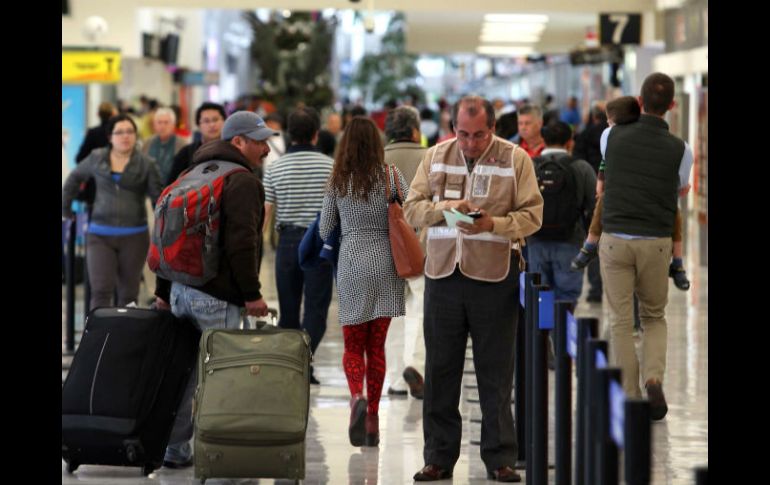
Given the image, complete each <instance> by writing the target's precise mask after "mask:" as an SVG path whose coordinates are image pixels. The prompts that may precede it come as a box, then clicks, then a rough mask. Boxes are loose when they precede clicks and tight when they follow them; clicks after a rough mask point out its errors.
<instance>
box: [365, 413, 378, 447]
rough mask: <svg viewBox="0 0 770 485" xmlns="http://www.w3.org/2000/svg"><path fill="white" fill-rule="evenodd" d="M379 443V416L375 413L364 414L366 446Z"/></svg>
mask: <svg viewBox="0 0 770 485" xmlns="http://www.w3.org/2000/svg"><path fill="white" fill-rule="evenodd" d="M379 444H380V417H379V416H378V415H376V414H374V415H372V414H367V415H366V446H377V445H379Z"/></svg>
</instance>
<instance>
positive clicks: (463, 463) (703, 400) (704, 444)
mask: <svg viewBox="0 0 770 485" xmlns="http://www.w3.org/2000/svg"><path fill="white" fill-rule="evenodd" d="M692 239H695V238H691V240H692ZM696 256H697V254H695V251H693V250H692V248H691V249H690V251H689V256H688V258H687V263H688V264H687V266H686V267H687V270H688V275H689V277H690V279H691V281H692V287H691V289H690V290H689V291H687V292H682V291H680V290H678V289H676V288H675V287H674V285H673V284H671V285H669V305H668V308H667V312H666V313H667V320H668V365H667V370H666V376H665V380H664V391H665V393H666V398H667V400H668V405H669V413H668V415H667V416H666V418H665V419H664V420H663V421H660V422H656V423H653V425H652V432H653V448H652V453H653V456H652V484H654V485H680V484H681V485H685V484H687V485H689V484H692V483H694V479H693V476H694V472H693V470H694V468H695V467H698V466H704V465H707V464H708V300H707V294H708V269H707V268H706V267H698V266H697V262H698V258H697V257H696ZM273 262H274V252H273V251H272V250H270V249H269V247H268V248H267V250H266V252H265V259H264V261H263V265H262V282H263V285H264V293H265V298H266V299H267V300H268V303H269V304H270V306H274V307H277V295H276V290H275V280H274V277H273ZM586 287H587V285H586ZM62 295H64V292H63V291H62ZM78 295H80V293H78ZM584 296H585V291H584ZM79 298H80V297H79ZM144 301H146V298H145V299H144ZM62 306H64V305H62ZM605 312H606V309H604V308H602V305H600V304H589V303H586V302H585V301H581V302H580V304H579V306H578V309H577V316H597V317H599V318H600V319H601V320H602V321H605V320H606V315H605ZM80 313H81V312H80V310H78V314H80ZM63 320H64V308H62V321H63ZM328 321H329V325H328V330H327V332H326V336H325V337H324V340H323V342H322V343H321V346H320V347H319V349H318V352H317V353H316V355H315V369H316V370H315V374H316V377H317V378H318V379H319V380H320V381H321V385H320V386H311V404H310V407H311V412H310V422H309V425H308V433H307V462H306V463H307V465H306V479H305V480H304V481H303V483H306V484H367V485H374V484H377V483H380V484H384V485H390V484H403V483H413V480H412V475H413V474H414V473H415V472H416V471H417V470H418V469H419V468H421V467H422V466H423V460H422V446H423V435H422V401H418V400H415V399H413V398H412V397H389V396H387V395H384V396H383V398H382V402H381V405H380V429H381V441H380V445H379V447H378V448H365V447H364V448H354V447H352V446H351V445H350V443H349V442H348V436H347V423H348V417H349V408H348V400H349V398H350V395H349V393H348V387H347V383H346V381H345V376H344V374H343V373H342V369H341V360H342V332H341V330H340V327H339V325H337V324H336V322H337V303H336V297H335V299H334V300H333V302H332V308H331V309H330V312H329V320H328ZM77 328H78V329H81V328H82V317H78V326H77ZM399 331H402V329H401V328H396V327H393V328H391V333H392V332H399ZM62 333H63V334H64V326H62ZM389 338H390V336H389ZM68 361H69V358H67V357H64V358H63V362H62V363H63V369H62V378H64V376H65V375H66V367H67V365H68ZM466 379H468V380H469V382H472V380H473V376H472V375H466ZM549 385H550V387H551V391H550V398H549V399H550V400H551V401H552V399H553V373H552V372H551V373H549ZM387 386H388V382H386V383H385V389H387ZM573 389H574V386H573ZM463 392H464V393H465V394H464V396H463V399H462V404H461V412H462V415H463V418H464V424H463V444H462V449H461V454H460V459H459V461H458V462H457V465H456V466H455V469H454V478H453V479H452V480H446V481H443V482H439V483H456V484H482V483H495V482H491V481H488V480H486V471H485V469H484V465H483V463H482V462H481V459H480V457H479V450H478V446H476V445H472V444H471V443H470V441H471V439H474V438H478V436H479V434H480V429H479V427H480V425H479V424H477V423H475V422H471V417H473V416H475V415H476V414H478V404H475V403H472V402H468V401H467V399H468V398H471V399H473V397H474V396H473V392H474V391H473V390H472V389H467V388H465V386H464V390H463ZM573 402H574V399H573ZM549 416H550V421H551V424H550V429H551V432H550V435H551V439H550V442H551V443H550V446H549V449H550V451H549V459H550V462H551V463H553V459H554V454H553V404H551V411H550V412H549ZM61 467H62V484H70V483H91V484H99V485H112V484H125V485H129V484H131V485H133V484H144V483H147V484H150V483H156V484H157V483H160V484H166V485H177V484H188V483H193V481H194V479H193V471H192V468H189V469H185V470H169V469H165V468H162V469H160V470H158V471H156V472H155V473H153V474H151V475H150V476H149V477H147V478H144V477H142V476H141V473H140V471H139V469H138V468H120V467H105V466H89V465H83V466H81V467H80V468H79V469H78V470H77V472H76V473H75V474H74V475H69V474H67V472H66V467H65V464H64V462H63V461H62V463H61ZM553 481H554V477H553V471H551V476H550V480H549V482H550V483H553ZM206 483H211V484H225V483H227V484H235V483H238V484H257V483H259V484H272V483H291V482H289V481H281V480H275V481H274V480H268V479H262V480H214V479H212V480H209V481H207V482H206ZM621 483H623V481H622V468H621Z"/></svg>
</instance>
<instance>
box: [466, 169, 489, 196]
mask: <svg viewBox="0 0 770 485" xmlns="http://www.w3.org/2000/svg"><path fill="white" fill-rule="evenodd" d="M491 182H492V177H491V176H490V175H479V174H475V175H474V177H473V188H472V189H471V195H472V196H473V197H487V196H489V186H490V184H491Z"/></svg>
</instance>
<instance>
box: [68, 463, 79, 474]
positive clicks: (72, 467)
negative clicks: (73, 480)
mask: <svg viewBox="0 0 770 485" xmlns="http://www.w3.org/2000/svg"><path fill="white" fill-rule="evenodd" d="M79 466H80V463H78V462H76V461H72V460H69V461H68V462H67V473H69V474H70V475H72V474H73V473H75V470H77V469H78V467H79Z"/></svg>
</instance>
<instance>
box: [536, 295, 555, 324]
mask: <svg viewBox="0 0 770 485" xmlns="http://www.w3.org/2000/svg"><path fill="white" fill-rule="evenodd" d="M538 315H539V316H540V321H539V322H538V326H539V328H540V330H551V329H553V321H554V318H553V291H541V292H540V299H539V300H538Z"/></svg>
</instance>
